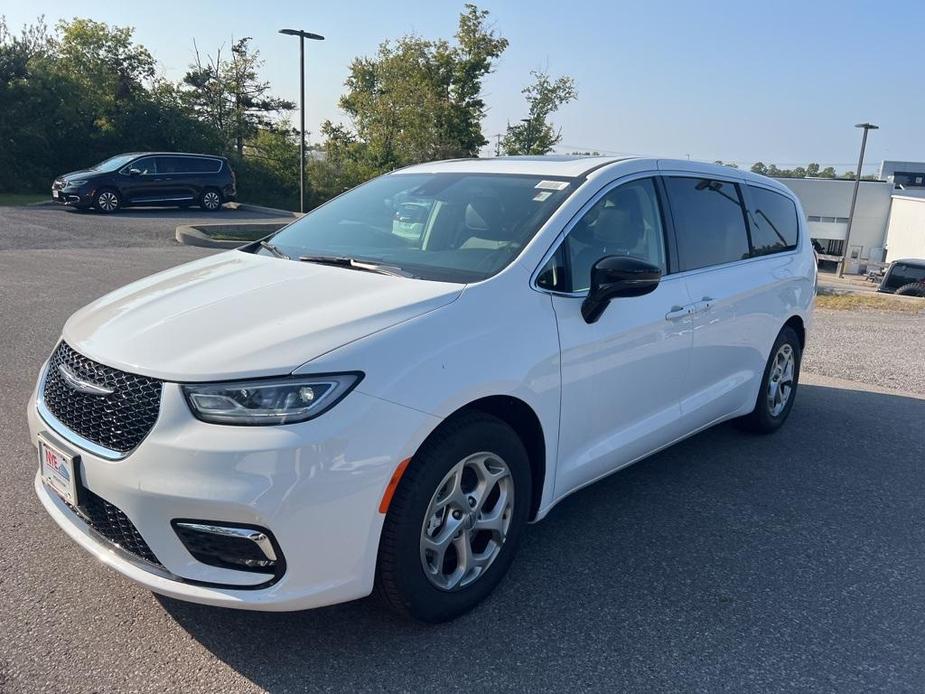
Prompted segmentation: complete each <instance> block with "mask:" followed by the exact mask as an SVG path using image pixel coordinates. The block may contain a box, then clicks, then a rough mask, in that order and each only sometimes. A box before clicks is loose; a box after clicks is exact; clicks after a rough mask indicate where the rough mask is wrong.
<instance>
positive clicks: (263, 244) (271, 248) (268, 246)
mask: <svg viewBox="0 0 925 694" xmlns="http://www.w3.org/2000/svg"><path fill="white" fill-rule="evenodd" d="M260 247H261V248H266V249H267V250H268V251H270V253H272V254H273V255H275V256H276V257H277V258H282V259H284V260H292V258H290V257H289V256H288V255H286V254H285V253H283V252H282V251H281V250H279V248H277V247H276V246H274V245H273V244H272V243H270V242H269V241H261V242H260Z"/></svg>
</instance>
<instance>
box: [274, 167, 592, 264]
mask: <svg viewBox="0 0 925 694" xmlns="http://www.w3.org/2000/svg"><path fill="white" fill-rule="evenodd" d="M573 189H574V185H573V182H572V181H571V180H570V179H564V178H552V177H549V178H543V177H541V176H522V175H513V174H471V173H469V174H462V173H439V174H421V173H417V174H416V173H407V174H401V173H399V174H392V175H388V176H381V177H379V178H376V179H374V180H372V181H370V182H369V183H366V184H365V185H362V186H360V187H358V188H354V189H353V190H351V191H349V192H347V193H344V194H343V195H341V196H340V197H338V198H335V199H334V200H332V201H330V202H329V203H327V204H326V205H322V206H321V207H319V208H317V209H315V210H314V211H312V212H310V213H309V214H307V215H306V216H304V217H302V218H301V219H300V220H299V221H297V222H294V223H293V224H291V225H289V226H288V227H286V228H284V229H282V230H280V231H279V233H278V234H276V235H275V236H274V237H273V240H272V243H273V244H274V245H275V246H276V247H277V248H278V249H279V250H280V251H281V252H283V253H285V254H286V255H287V256H289V257H291V258H300V257H305V256H313V257H316V258H317V257H318V256H328V257H339V258H353V259H355V260H360V261H366V262H371V263H381V264H383V265H389V266H392V267H393V268H398V269H400V270H402V271H404V272H406V273H408V274H410V275H412V276H414V277H418V278H422V279H431V280H438V281H446V282H477V281H479V280H483V279H486V278H487V277H491V276H492V275H494V274H495V273H497V272H499V271H500V270H501V269H503V268H504V267H505V266H507V265H508V264H509V263H510V262H511V261H512V260H513V259H514V258H516V257H517V255H518V254H519V253H520V251H521V250H522V249H523V247H524V246H525V245H526V244H527V243H528V242H529V241H530V239H532V238H533V236H534V235H535V234H536V232H537V231H538V230H539V228H540V227H541V226H542V225H543V223H544V222H545V221H546V220H547V219H549V216H550V215H551V214H552V213H553V211H555V209H556V208H557V207H558V206H559V205H560V204H561V203H562V201H563V200H564V199H565V198H566V197H568V195H569V194H570V193H571V192H572V190H573ZM258 252H259V253H270V251H269V250H268V249H266V248H265V247H262V248H261V249H259V250H258Z"/></svg>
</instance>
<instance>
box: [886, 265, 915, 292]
mask: <svg viewBox="0 0 925 694" xmlns="http://www.w3.org/2000/svg"><path fill="white" fill-rule="evenodd" d="M923 280H925V264H922V265H913V264H911V263H893V267H892V268H890V274H889V275H887V277H886V279H885V280H884V281H883V288H884V289H893V290H896V289H899V288H900V287H901V286H903V285H904V284H909V283H910V282H921V281H923Z"/></svg>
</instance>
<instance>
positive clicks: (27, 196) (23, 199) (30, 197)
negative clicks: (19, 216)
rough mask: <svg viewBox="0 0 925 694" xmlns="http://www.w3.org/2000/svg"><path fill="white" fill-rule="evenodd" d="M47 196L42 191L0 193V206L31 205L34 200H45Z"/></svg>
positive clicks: (47, 198)
mask: <svg viewBox="0 0 925 694" xmlns="http://www.w3.org/2000/svg"><path fill="white" fill-rule="evenodd" d="M47 200H50V198H49V196H47V195H45V194H43V193H0V207H14V206H17V205H31V204H32V203H34V202H46V201H47Z"/></svg>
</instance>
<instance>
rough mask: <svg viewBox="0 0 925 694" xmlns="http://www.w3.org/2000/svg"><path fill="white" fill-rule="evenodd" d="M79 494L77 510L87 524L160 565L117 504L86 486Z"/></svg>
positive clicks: (141, 556) (121, 546)
mask: <svg viewBox="0 0 925 694" xmlns="http://www.w3.org/2000/svg"><path fill="white" fill-rule="evenodd" d="M79 496H80V507H79V508H78V512H79V513H80V515H81V516H83V519H84V520H85V521H86V522H87V525H89V526H90V527H91V528H93V529H94V530H95V531H96V532H98V533H99V534H100V535H102V536H103V537H105V538H106V539H107V540H109V541H110V542H112V543H113V544H114V545H118V546H119V547H120V548H122V549H123V550H125V551H126V552H131V553H132V554H134V555H135V556H136V557H139V558H141V559H144V560H145V561H148V562H151V563H152V564H157V565H158V566H162V564H161V563H160V562H159V561H158V559H157V557H156V556H155V555H154V552H152V551H151V548H150V547H148V543H147V542H145V541H144V538H143V537H142V536H141V533H139V532H138V528H136V527H135V524H134V523H132V521H130V520H129V518H128V516H126V515H125V514H124V513H122V510H121V509H120V508H119V507H118V506H115V505H114V504H110V503H109V502H108V501H106V499H104V498H103V497H101V496H97V495H96V494H94V493H93V492H91V491H90V490H89V489H87V488H86V487H81V489H80V492H79Z"/></svg>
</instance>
